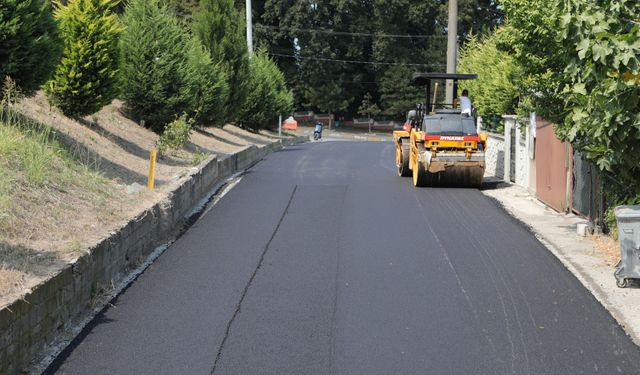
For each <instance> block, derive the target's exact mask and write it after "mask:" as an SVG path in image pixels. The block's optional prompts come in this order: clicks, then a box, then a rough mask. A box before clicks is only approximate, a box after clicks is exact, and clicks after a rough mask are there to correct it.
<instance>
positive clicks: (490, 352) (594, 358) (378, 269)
mask: <svg viewBox="0 0 640 375" xmlns="http://www.w3.org/2000/svg"><path fill="white" fill-rule="evenodd" d="M112 303H113V306H112V307H110V308H108V309H107V310H106V311H105V312H104V313H102V314H101V315H100V316H98V317H97V318H96V319H95V321H94V322H93V324H91V325H90V326H89V327H88V328H87V329H86V330H85V331H84V332H83V333H82V334H81V335H80V336H79V337H78V339H76V341H75V342H74V343H73V344H72V346H71V347H70V348H69V349H68V350H67V351H66V352H65V353H63V355H61V356H60V357H59V358H58V360H57V361H56V362H55V363H54V364H53V365H52V366H51V367H50V368H49V369H48V372H50V373H54V372H58V373H61V374H595V373H602V374H617V373H620V374H639V373H640V351H639V349H638V347H636V346H635V345H634V344H633V343H632V342H631V340H630V339H629V338H628V337H627V336H626V335H625V333H624V332H623V330H622V329H621V328H620V327H619V326H618V324H617V323H616V322H615V321H614V320H613V318H612V317H611V316H610V315H609V314H608V313H607V311H606V310H605V309H604V308H603V307H602V306H601V305H600V304H599V303H598V302H597V301H596V300H595V299H594V298H593V297H592V296H591V295H590V294H589V292H588V291H587V290H586V289H585V288H584V287H583V286H582V285H581V284H580V283H579V282H578V280H577V279H576V278H575V277H574V276H573V275H572V274H571V273H569V272H568V271H567V270H566V269H565V268H564V267H563V266H562V264H561V263H560V262H559V261H558V260H557V259H556V258H555V257H554V256H553V255H552V254H551V253H550V252H549V251H548V250H546V249H545V248H544V247H543V245H541V244H540V243H539V242H538V241H537V240H536V238H535V237H534V236H533V235H532V234H531V233H530V232H529V231H528V230H527V229H526V228H525V227H524V226H523V225H522V224H520V223H518V222H516V221H515V220H514V219H513V218H511V217H510V216H508V214H506V213H505V211H504V210H503V209H502V208H500V207H499V206H498V205H497V203H495V202H494V201H492V200H491V199H489V198H487V197H486V196H484V195H483V194H482V193H481V192H480V191H478V190H473V189H429V188H425V189H415V188H413V187H412V186H411V181H410V179H406V178H400V177H397V176H396V173H395V166H394V148H393V146H392V145H391V144H389V143H373V142H369V143H366V142H363V143H354V142H319V143H311V144H305V145H300V146H296V147H290V148H287V149H285V150H283V151H280V152H276V153H274V154H271V155H269V156H268V157H267V158H266V159H265V160H263V161H262V162H260V163H259V164H257V165H256V166H255V167H253V168H252V169H251V170H249V171H248V173H247V174H246V175H245V176H244V177H243V179H242V180H241V181H240V183H239V184H238V185H237V186H236V187H235V188H233V189H232V190H231V191H230V192H229V193H228V194H227V195H226V196H225V197H223V198H222V199H221V200H220V201H219V203H218V204H217V205H215V207H214V208H213V209H211V210H210V211H208V212H207V213H206V214H204V215H203V216H202V217H201V218H200V219H199V221H198V222H197V223H195V225H193V227H191V229H190V230H189V231H188V232H186V233H185V234H184V235H183V236H182V237H181V238H180V239H179V240H178V241H177V242H176V243H175V244H174V245H172V246H171V247H170V248H169V249H168V250H167V251H166V252H165V253H164V254H163V255H162V256H161V257H160V258H159V259H158V260H157V261H156V262H155V263H154V264H153V265H152V266H151V267H150V268H148V269H147V270H146V271H145V272H144V273H143V274H142V275H141V276H140V277H139V278H138V280H137V281H135V282H134V283H133V284H132V285H131V286H130V287H129V288H128V289H126V291H125V292H124V293H122V294H121V295H120V296H119V297H118V298H117V299H115V300H114V301H113V302H112Z"/></svg>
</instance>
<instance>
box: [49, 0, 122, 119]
mask: <svg viewBox="0 0 640 375" xmlns="http://www.w3.org/2000/svg"><path fill="white" fill-rule="evenodd" d="M118 2H119V0H71V1H69V3H68V4H67V5H65V6H62V5H60V8H58V10H57V11H56V18H57V19H58V22H59V24H60V31H61V34H62V39H63V41H64V50H63V53H62V59H61V61H60V63H59V64H58V67H57V69H56V73H55V75H54V77H53V80H52V81H51V82H50V83H49V85H48V87H47V93H48V95H49V100H50V101H51V103H52V104H53V105H55V106H56V107H58V108H60V109H61V110H62V112H64V113H65V114H66V115H68V116H84V115H88V114H91V113H94V112H97V111H98V110H100V108H102V107H103V106H105V105H107V104H109V103H110V102H111V100H113V98H114V97H115V94H116V85H115V83H116V82H115V79H116V75H117V72H118V70H117V57H118V48H117V46H118V45H117V43H118V34H119V33H120V28H119V25H118V22H117V21H118V20H117V18H116V15H115V14H114V13H112V11H111V9H112V8H113V7H115V6H116V5H117V4H118Z"/></svg>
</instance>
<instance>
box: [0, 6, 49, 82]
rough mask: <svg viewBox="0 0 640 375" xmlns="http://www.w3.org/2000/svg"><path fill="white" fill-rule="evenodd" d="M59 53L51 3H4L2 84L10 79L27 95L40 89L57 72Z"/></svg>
mask: <svg viewBox="0 0 640 375" xmlns="http://www.w3.org/2000/svg"><path fill="white" fill-rule="evenodd" d="M59 49H60V47H59V41H58V37H57V27H56V23H55V21H54V19H53V15H52V14H51V2H50V1H49V0H2V5H0V84H2V81H4V78H5V76H10V77H12V78H13V79H14V80H15V81H16V82H17V84H18V85H19V86H20V87H21V88H22V90H23V91H24V92H25V93H30V92H31V91H34V90H36V89H38V87H40V85H41V84H42V83H43V82H45V81H46V80H47V79H48V78H49V77H50V75H51V72H53V69H54V68H55V66H56V62H57V61H58V57H57V56H58V55H59Z"/></svg>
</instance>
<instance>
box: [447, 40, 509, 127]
mask: <svg viewBox="0 0 640 375" xmlns="http://www.w3.org/2000/svg"><path fill="white" fill-rule="evenodd" d="M494 35H495V34H494ZM494 35H492V36H489V37H487V38H485V39H484V40H481V39H478V38H477V37H475V36H472V37H471V38H469V40H468V41H467V42H466V43H465V46H464V48H463V49H462V51H461V52H460V64H459V68H458V70H459V71H460V72H462V73H475V74H478V79H475V80H469V81H461V82H460V89H459V91H460V92H461V91H462V90H463V89H468V90H469V95H470V97H471V98H472V99H473V104H474V106H475V107H476V108H477V110H478V114H479V115H481V116H483V117H484V118H485V119H488V120H490V119H491V118H494V117H496V116H500V115H503V114H508V113H514V111H515V107H516V99H517V97H518V90H517V88H516V86H515V82H517V79H518V77H519V76H520V69H519V67H518V66H517V64H516V63H515V61H514V59H513V57H512V56H511V55H509V54H508V53H506V52H503V51H500V50H498V48H497V47H496V41H495V36H494ZM489 122H490V121H489Z"/></svg>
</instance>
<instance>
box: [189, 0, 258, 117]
mask: <svg viewBox="0 0 640 375" xmlns="http://www.w3.org/2000/svg"><path fill="white" fill-rule="evenodd" d="M244 25H245V23H244V17H243V15H242V14H241V13H240V12H239V11H238V10H237V9H236V8H235V7H234V4H233V1H232V0H201V1H200V8H199V9H198V11H197V12H196V14H195V15H194V18H193V24H192V29H193V33H194V35H195V36H196V37H197V38H198V39H199V40H200V41H201V42H202V44H203V45H204V46H205V48H206V49H207V50H208V51H209V53H210V55H211V59H212V60H213V62H214V63H216V64H221V65H222V67H223V68H224V70H225V74H226V75H227V79H228V81H227V82H228V85H229V97H228V100H227V103H226V118H227V120H228V121H233V120H235V119H236V118H237V117H238V116H239V114H240V113H241V111H242V109H243V107H244V105H245V102H246V97H247V94H248V90H249V86H248V85H247V81H248V79H249V58H248V54H247V47H246V44H245V41H244Z"/></svg>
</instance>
